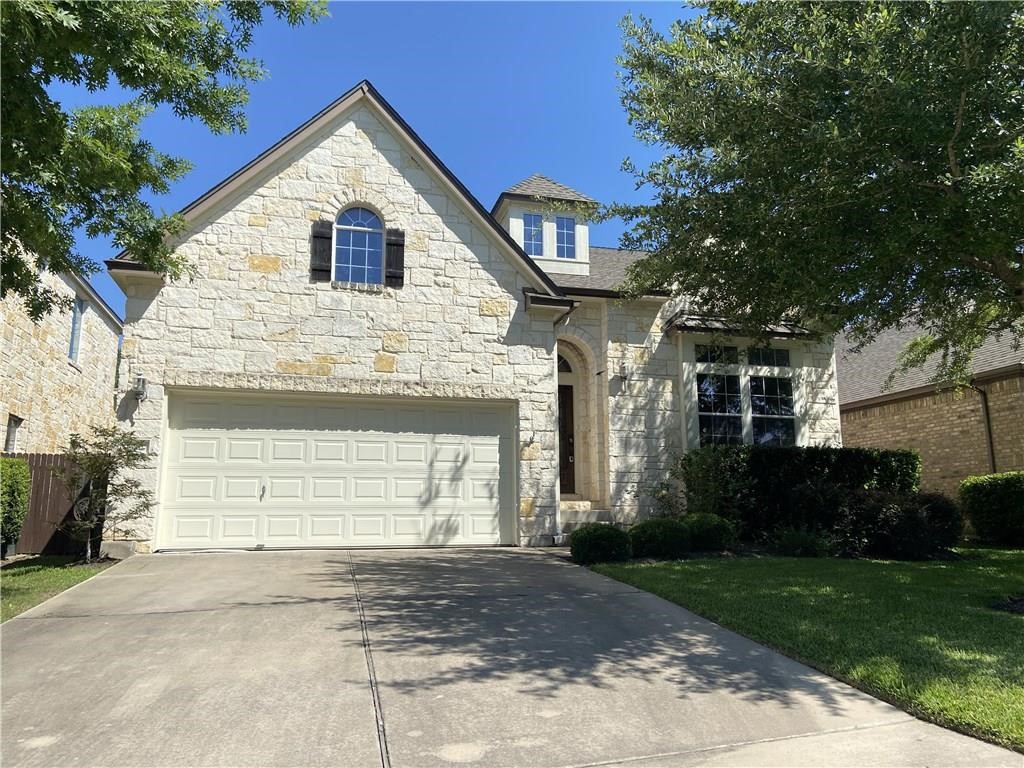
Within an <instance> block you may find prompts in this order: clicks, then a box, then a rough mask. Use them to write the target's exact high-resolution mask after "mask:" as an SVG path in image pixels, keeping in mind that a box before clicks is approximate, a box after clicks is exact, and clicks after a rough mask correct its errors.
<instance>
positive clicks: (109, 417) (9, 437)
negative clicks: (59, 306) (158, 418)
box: [0, 272, 121, 453]
mask: <svg viewBox="0 0 1024 768" xmlns="http://www.w3.org/2000/svg"><path fill="white" fill-rule="evenodd" d="M41 279H42V281H43V284H44V285H45V286H46V287H47V288H50V289H52V290H54V291H55V292H56V293H57V294H59V295H60V296H64V297H67V298H68V299H70V300H71V306H70V309H66V310H55V311H52V312H50V313H49V314H47V315H46V316H45V317H43V318H42V319H41V320H39V321H33V320H32V319H31V318H30V317H29V316H28V314H27V313H26V312H25V308H24V306H23V304H22V303H21V299H20V298H19V297H18V296H15V295H13V294H8V295H7V296H6V297H5V298H4V299H3V301H2V302H0V323H2V326H3V353H2V358H3V360H2V364H0V366H2V367H0V419H2V420H3V422H2V425H0V429H2V430H3V434H4V452H5V453H14V452H18V453H60V452H61V451H62V450H63V449H64V448H65V447H66V446H67V442H68V438H69V437H70V436H71V434H72V433H73V432H78V433H80V434H86V433H87V432H88V428H89V427H90V426H93V425H97V426H105V427H109V426H112V425H113V424H114V423H115V417H114V391H115V386H114V378H115V376H116V373H117V347H118V342H119V339H120V336H121V318H120V317H118V315H117V313H116V312H115V311H114V310H113V309H111V308H110V307H109V306H108V305H107V303H106V302H105V301H104V300H103V299H102V298H101V297H100V295H99V294H98V293H96V291H95V290H93V288H92V286H91V285H89V283H88V281H86V280H84V279H82V278H80V277H78V276H77V275H73V274H70V273H62V274H52V273H50V272H44V273H42V275H41Z"/></svg>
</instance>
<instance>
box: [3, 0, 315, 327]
mask: <svg viewBox="0 0 1024 768" xmlns="http://www.w3.org/2000/svg"><path fill="white" fill-rule="evenodd" d="M267 11H269V12H270V13H272V14H273V15H274V16H276V17H278V18H281V19H284V20H285V21H286V22H287V23H288V24H291V25H297V24H301V23H303V22H304V21H307V20H315V19H317V18H319V17H320V16H321V15H323V14H324V13H325V12H326V8H325V5H324V4H323V2H322V0H271V1H267V0H261V1H259V2H257V1H252V2H246V1H244V0H189V1H187V2H174V1H170V2H73V1H69V0H65V1H61V0H6V2H2V3H0V111H2V114H0V123H2V132H0V169H2V174H3V193H2V200H0V206H2V207H0V221H2V225H0V238H2V274H0V297H2V296H6V295H7V294H8V293H14V294H16V295H19V296H20V297H22V298H23V299H24V303H25V306H26V309H27V310H28V312H29V314H30V315H31V316H32V317H34V318H39V317H41V316H42V315H44V314H45V313H46V312H48V311H49V310H50V309H51V308H53V307H54V306H55V305H56V304H57V303H59V302H60V299H59V297H58V296H56V295H55V294H54V293H53V292H52V291H49V290H47V289H46V288H45V287H44V286H43V285H42V284H41V283H40V281H39V276H38V272H39V269H40V268H42V267H45V268H46V269H49V270H50V271H53V272H61V271H72V272H77V273H79V274H88V273H89V272H91V271H93V270H94V269H95V265H94V264H93V263H92V262H91V261H90V260H89V259H88V258H86V257H84V256H83V255H82V254H80V253H78V252H77V251H76V249H75V232H76V230H78V229H82V230H84V231H85V233H86V234H87V235H88V236H90V237H97V236H110V237H111V238H112V239H113V242H114V245H115V246H116V247H118V248H119V249H123V250H124V252H125V254H126V255H127V256H128V257H130V258H132V259H135V260H136V261H138V262H140V263H142V264H144V265H145V266H146V267H148V268H149V269H152V270H154V271H156V272H160V273H164V274H167V275H170V276H172V277H174V276H179V275H180V274H182V272H183V271H184V270H185V269H186V266H187V265H185V264H184V263H183V262H182V261H181V260H180V259H179V258H177V257H175V256H174V254H173V252H172V250H171V248H170V246H169V244H168V242H169V241H168V235H173V234H174V233H176V232H178V231H180V229H181V227H182V224H183V223H182V221H181V220H180V218H179V217H176V216H168V215H163V214H158V213H156V212H155V211H154V210H153V209H152V207H151V206H150V205H149V204H148V203H146V202H145V201H144V200H143V195H144V194H145V193H146V192H147V191H150V192H156V193H164V192H166V191H167V189H168V185H169V183H170V182H172V181H174V180H175V179H177V178H179V177H180V176H181V175H182V174H184V173H185V172H186V171H187V170H188V169H189V167H190V166H189V163H188V161H187V160H185V159H183V158H180V157H174V156H171V155H167V154H164V153H163V152H161V151H159V150H158V149H157V148H155V147H154V146H152V145H151V144H150V143H149V142H147V141H146V140H145V139H143V138H142V137H141V133H140V123H141V121H142V120H143V118H144V117H145V116H146V115H147V114H148V113H149V112H150V111H151V110H152V109H153V108H155V107H157V106H159V105H168V106H169V107H170V108H171V109H172V110H173V112H174V114H175V115H177V116H178V117H181V118H184V119H198V120H200V121H202V122H203V123H204V124H205V125H206V126H208V127H209V128H210V130H212V131H214V132H216V133H227V132H231V131H243V130H245V126H246V122H245V114H244V111H243V110H244V107H245V104H246V101H247V98H248V91H247V89H246V85H247V84H248V83H250V82H252V81H255V80H258V79H259V78H261V77H262V76H263V75H264V70H263V68H262V66H261V64H260V62H259V61H257V60H255V59H252V58H246V56H245V53H246V51H247V50H248V48H249V47H250V45H251V44H252V41H253V32H254V30H255V29H256V28H257V27H258V26H259V25H260V24H261V23H262V21H263V16H264V13H265V12H267ZM58 82H62V83H68V84H71V85H73V86H78V87H81V88H83V89H86V90H88V91H102V90H104V89H106V88H108V87H120V88H123V89H125V90H127V91H128V92H129V93H131V94H132V98H131V99H130V100H129V101H128V102H127V103H123V104H117V105H111V106H98V107H83V108H80V109H76V110H73V111H68V110H66V109H65V108H64V107H63V105H61V104H60V103H59V102H58V101H56V100H55V99H54V98H53V97H52V96H51V86H53V85H54V84H55V83H58Z"/></svg>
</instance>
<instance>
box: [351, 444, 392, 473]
mask: <svg viewBox="0 0 1024 768" xmlns="http://www.w3.org/2000/svg"><path fill="white" fill-rule="evenodd" d="M353 448H354V450H353V451H352V464H354V465H355V466H357V467H358V466H366V465H371V466H373V465H376V466H379V465H381V464H387V463H388V443H387V441H386V440H383V439H382V440H356V441H355V442H354V443H353Z"/></svg>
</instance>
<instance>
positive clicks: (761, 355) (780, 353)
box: [747, 347, 789, 368]
mask: <svg viewBox="0 0 1024 768" xmlns="http://www.w3.org/2000/svg"><path fill="white" fill-rule="evenodd" d="M747 362H748V363H750V364H751V365H767V366H775V367H778V368H788V367H789V350H788V349H778V348H776V347H751V348H750V349H748V350H747Z"/></svg>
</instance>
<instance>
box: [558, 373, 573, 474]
mask: <svg viewBox="0 0 1024 768" xmlns="http://www.w3.org/2000/svg"><path fill="white" fill-rule="evenodd" d="M558 372H559V374H562V373H572V372H573V370H572V366H571V365H570V364H569V361H568V360H566V359H565V358H564V357H562V356H561V355H559V356H558ZM574 399H575V393H574V391H573V385H572V384H559V385H558V485H559V490H560V491H561V492H562V493H567V494H572V493H576V435H575V431H576V430H575V426H576V425H575V418H574V414H573V400H574Z"/></svg>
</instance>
